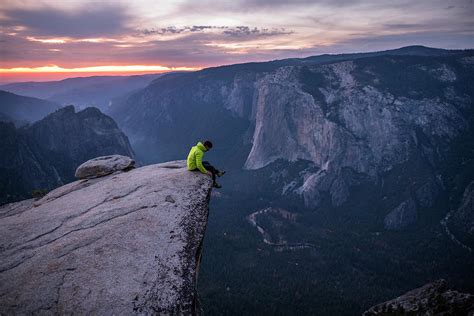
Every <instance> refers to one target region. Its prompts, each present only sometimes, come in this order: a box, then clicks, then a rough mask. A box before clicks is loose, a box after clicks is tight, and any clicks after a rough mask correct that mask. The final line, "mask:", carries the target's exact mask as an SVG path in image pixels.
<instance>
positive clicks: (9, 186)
mask: <svg viewBox="0 0 474 316" xmlns="http://www.w3.org/2000/svg"><path fill="white" fill-rule="evenodd" d="M0 149H1V152H2V155H1V156H0V170H1V172H0V188H1V189H2V190H1V193H0V204H3V203H5V202H10V201H17V200H19V199H21V198H26V197H29V196H31V195H30V194H31V192H32V191H33V190H35V189H42V190H45V189H46V190H50V189H53V188H55V187H57V186H59V185H62V184H64V183H67V182H70V181H73V180H74V171H75V169H76V168H77V166H79V164H81V163H82V162H84V161H86V160H88V159H91V158H94V157H96V156H103V155H111V154H122V155H126V156H130V157H133V156H134V153H133V151H132V148H131V146H130V143H129V141H128V138H127V136H125V135H124V134H123V133H122V131H121V130H120V129H119V128H118V127H117V124H116V123H115V122H114V121H113V120H112V119H111V118H110V117H108V116H106V115H104V114H102V113H101V112H100V111H99V110H98V109H95V108H87V109H85V110H83V111H80V112H77V113H76V112H75V111H74V107H73V106H67V107H64V108H62V109H60V110H58V111H56V112H54V113H52V114H50V115H48V116H47V117H45V118H44V119H42V120H40V121H38V122H36V123H35V124H32V125H29V126H25V127H23V128H20V129H16V128H15V127H14V126H13V124H8V123H1V122H0Z"/></svg>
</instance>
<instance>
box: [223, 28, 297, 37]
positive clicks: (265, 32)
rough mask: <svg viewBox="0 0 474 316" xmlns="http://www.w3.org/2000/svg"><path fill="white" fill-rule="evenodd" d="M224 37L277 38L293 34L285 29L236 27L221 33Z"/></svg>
mask: <svg viewBox="0 0 474 316" xmlns="http://www.w3.org/2000/svg"><path fill="white" fill-rule="evenodd" d="M223 33H224V34H226V35H229V36H232V37H248V36H252V37H264V36H278V35H288V34H292V33H294V32H293V31H287V30H286V29H285V28H280V29H275V28H274V29H267V28H260V29H259V28H256V27H254V28H250V27H248V26H236V27H233V28H230V29H228V30H225V31H224V32H223Z"/></svg>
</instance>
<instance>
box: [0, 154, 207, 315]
mask: <svg viewBox="0 0 474 316" xmlns="http://www.w3.org/2000/svg"><path fill="white" fill-rule="evenodd" d="M210 190H211V180H210V178H209V177H206V176H203V175H201V174H199V173H194V172H189V171H187V169H186V167H185V162H184V161H174V162H169V163H163V164H157V165H150V166H146V167H142V168H138V169H133V170H131V171H128V172H116V173H114V174H111V175H108V176H105V177H101V178H96V179H90V180H80V181H76V182H73V183H70V184H67V185H65V186H62V187H60V188H58V189H56V190H54V191H52V192H50V193H49V194H48V195H46V196H45V197H43V198H42V199H40V200H38V201H33V200H25V201H22V202H17V203H12V204H8V205H5V206H3V207H2V208H0V240H1V245H0V252H1V257H2V260H1V262H0V313H1V314H12V313H15V314H32V313H41V312H46V313H55V314H70V313H79V314H99V315H101V314H119V315H120V314H133V313H141V314H171V315H176V314H195V313H198V312H199V307H198V306H197V294H196V279H197V271H198V265H199V261H200V255H201V245H202V240H203V236H204V231H205V228H206V224H207V216H208V201H209V196H210Z"/></svg>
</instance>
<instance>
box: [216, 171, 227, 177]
mask: <svg viewBox="0 0 474 316" xmlns="http://www.w3.org/2000/svg"><path fill="white" fill-rule="evenodd" d="M223 175H225V171H219V172H218V173H217V176H218V177H222V176H223Z"/></svg>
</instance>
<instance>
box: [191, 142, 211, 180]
mask: <svg viewBox="0 0 474 316" xmlns="http://www.w3.org/2000/svg"><path fill="white" fill-rule="evenodd" d="M205 151H207V150H206V147H204V145H203V144H202V143H201V142H199V143H197V145H196V146H193V147H192V148H191V151H190V152H189V155H188V160H187V162H188V170H194V169H196V168H198V169H199V171H201V172H202V173H207V170H206V168H204V166H203V165H202V156H204V152H205Z"/></svg>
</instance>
